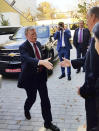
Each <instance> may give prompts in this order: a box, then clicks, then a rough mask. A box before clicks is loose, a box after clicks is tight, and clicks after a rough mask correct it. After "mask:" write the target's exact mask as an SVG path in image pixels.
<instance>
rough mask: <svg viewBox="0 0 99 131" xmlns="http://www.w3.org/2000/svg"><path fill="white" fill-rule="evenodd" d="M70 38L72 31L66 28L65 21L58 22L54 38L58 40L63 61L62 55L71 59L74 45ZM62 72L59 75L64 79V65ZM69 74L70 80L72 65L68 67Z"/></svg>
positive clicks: (58, 49)
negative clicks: (71, 50)
mask: <svg viewBox="0 0 99 131" xmlns="http://www.w3.org/2000/svg"><path fill="white" fill-rule="evenodd" d="M70 38H71V33H70V31H69V30H68V29H65V28H64V23H63V22H60V23H59V24H58V31H57V32H56V33H55V34H54V39H55V40H58V42H57V51H58V55H59V58H60V61H62V57H65V58H67V59H70V49H72V46H71V44H70V41H69V39H70ZM61 72H62V74H61V76H60V77H59V79H62V78H63V77H65V68H64V67H61ZM67 76H68V80H71V67H67Z"/></svg>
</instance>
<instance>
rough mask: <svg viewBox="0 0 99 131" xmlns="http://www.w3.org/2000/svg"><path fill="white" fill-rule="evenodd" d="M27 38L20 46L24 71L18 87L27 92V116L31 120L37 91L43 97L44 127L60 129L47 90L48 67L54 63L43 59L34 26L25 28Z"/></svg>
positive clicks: (55, 130) (25, 105)
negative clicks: (53, 114)
mask: <svg viewBox="0 0 99 131" xmlns="http://www.w3.org/2000/svg"><path fill="white" fill-rule="evenodd" d="M25 35H26V38H27V40H26V41H25V42H24V43H23V44H22V45H21V46H20V47H19V50H20V56H21V62H22V72H21V74H20V76H19V81H18V87H20V88H24V89H25V90H26V93H27V99H26V101H25V104H24V114H25V117H26V118H27V119H28V120H30V119H31V115H30V112H29V111H30V109H31V107H32V105H33V104H34V102H35V100H36V95H37V91H38V92H39V95H40V98H41V109H42V116H43V119H44V127H45V128H47V129H51V130H52V131H60V129H59V128H58V127H57V126H55V125H53V124H52V114H51V105H50V100H49V97H48V90H47V85H46V82H47V72H46V68H47V69H52V68H53V65H52V64H51V63H50V62H49V60H50V58H49V59H44V60H42V52H41V44H40V43H39V42H38V41H36V39H37V36H36V31H35V29H33V27H28V28H26V30H25Z"/></svg>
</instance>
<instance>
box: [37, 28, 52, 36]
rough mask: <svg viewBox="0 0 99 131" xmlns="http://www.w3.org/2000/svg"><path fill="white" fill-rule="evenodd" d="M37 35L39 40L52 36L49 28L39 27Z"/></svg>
mask: <svg viewBox="0 0 99 131" xmlns="http://www.w3.org/2000/svg"><path fill="white" fill-rule="evenodd" d="M36 33H37V38H49V36H50V30H49V26H37V27H36Z"/></svg>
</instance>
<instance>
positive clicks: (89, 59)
mask: <svg viewBox="0 0 99 131" xmlns="http://www.w3.org/2000/svg"><path fill="white" fill-rule="evenodd" d="M98 22H99V7H92V8H91V9H90V10H89V11H88V13H87V23H88V28H89V30H90V31H92V29H93V27H94V25H95V24H96V23H98ZM63 59H64V61H63V62H62V63H61V66H63V67H64V66H71V65H72V66H73V68H74V69H77V68H80V67H81V66H83V65H84V64H85V82H84V84H83V86H81V87H78V94H79V95H80V96H82V97H83V98H84V99H85V109H86V120H87V131H99V128H98V129H97V125H98V124H99V123H98V122H99V121H98V117H99V116H98V113H97V109H96V103H97V102H98V103H99V101H97V100H96V98H97V96H96V93H97V90H96V81H97V80H98V79H99V54H98V53H97V52H96V50H95V39H94V38H92V40H91V43H90V48H89V50H88V52H87V53H86V56H85V57H83V58H80V59H75V60H71V62H70V61H69V60H67V59H65V58H63ZM98 88H99V83H98ZM98 90H99V89H98ZM98 92H99V91H98ZM98 96H99V94H98ZM98 100H99V99H98ZM98 105H99V104H98ZM98 110H99V109H98ZM98 112H99V111H98Z"/></svg>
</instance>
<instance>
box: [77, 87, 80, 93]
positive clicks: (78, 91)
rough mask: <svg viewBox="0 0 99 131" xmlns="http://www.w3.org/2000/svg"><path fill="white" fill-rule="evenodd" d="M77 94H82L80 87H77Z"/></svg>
mask: <svg viewBox="0 0 99 131" xmlns="http://www.w3.org/2000/svg"><path fill="white" fill-rule="evenodd" d="M77 89H78V90H77V94H78V95H80V87H77Z"/></svg>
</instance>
